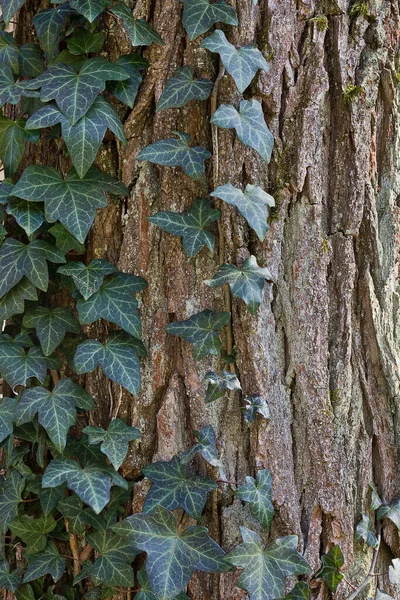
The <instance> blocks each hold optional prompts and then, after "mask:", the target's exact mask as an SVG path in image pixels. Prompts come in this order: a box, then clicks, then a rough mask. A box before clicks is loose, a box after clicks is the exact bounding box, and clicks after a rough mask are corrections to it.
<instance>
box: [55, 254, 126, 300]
mask: <svg viewBox="0 0 400 600" xmlns="http://www.w3.org/2000/svg"><path fill="white" fill-rule="evenodd" d="M116 271H118V269H117V267H115V266H114V265H112V264H111V263H109V262H108V261H106V260H103V259H101V258H96V259H95V260H92V262H91V263H89V264H88V266H86V265H84V264H83V263H82V262H69V263H68V264H66V265H64V266H62V267H60V268H59V269H58V273H61V274H62V275H68V276H70V277H72V279H73V281H74V283H75V285H76V287H77V288H78V290H79V292H80V293H81V294H82V296H83V297H84V299H85V300H87V299H88V298H90V296H92V295H93V294H94V293H95V292H97V290H98V289H99V288H100V286H101V284H102V283H103V279H104V277H105V276H106V275H110V274H111V273H115V272H116Z"/></svg>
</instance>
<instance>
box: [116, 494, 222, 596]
mask: <svg viewBox="0 0 400 600" xmlns="http://www.w3.org/2000/svg"><path fill="white" fill-rule="evenodd" d="M113 530H114V531H115V532H116V533H118V534H121V535H128V536H129V537H130V538H131V540H132V544H133V545H134V547H135V548H137V549H138V550H143V551H145V552H147V562H146V572H147V576H148V579H149V583H150V586H151V589H152V591H153V593H154V594H155V596H156V597H157V598H162V599H166V600H167V599H170V598H175V596H176V595H177V594H179V593H180V592H182V590H183V589H184V588H185V587H186V585H187V584H188V583H189V580H190V578H191V576H192V574H193V573H194V571H197V570H201V571H204V572H206V573H211V572H223V571H227V570H229V568H228V567H227V565H226V563H225V561H224V556H225V553H224V551H223V550H222V549H221V548H220V547H219V546H218V544H216V543H215V542H214V541H213V540H212V539H211V538H210V537H209V536H208V531H207V529H206V528H205V527H189V528H188V529H186V530H185V531H183V532H181V533H178V531H177V527H176V521H175V516H174V515H173V514H172V513H171V512H169V511H168V510H166V509H165V508H163V507H161V506H157V507H156V509H155V510H154V512H153V513H152V514H151V515H148V514H143V513H140V514H135V515H132V516H131V517H128V518H127V519H124V520H123V521H121V522H120V523H118V524H117V525H114V527H113Z"/></svg>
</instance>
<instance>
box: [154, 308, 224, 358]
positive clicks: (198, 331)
mask: <svg viewBox="0 0 400 600" xmlns="http://www.w3.org/2000/svg"><path fill="white" fill-rule="evenodd" d="M230 316H231V314H230V313H229V312H213V311H211V310H203V311H202V312H199V313H197V314H195V315H192V316H191V317H190V318H189V319H187V320H186V321H176V322H175V323H170V324H169V325H167V327H166V328H165V330H166V332H167V333H171V334H172V335H177V336H178V337H181V338H182V339H183V340H185V341H187V342H190V343H191V344H193V356H194V358H195V360H201V359H202V358H204V357H205V356H207V354H213V355H217V354H218V352H219V351H220V349H221V348H222V342H221V339H220V337H219V335H218V334H217V331H219V330H220V329H222V328H223V327H225V325H226V324H227V323H228V322H229V319H230Z"/></svg>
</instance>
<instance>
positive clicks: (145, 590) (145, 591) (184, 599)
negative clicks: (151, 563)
mask: <svg viewBox="0 0 400 600" xmlns="http://www.w3.org/2000/svg"><path fill="white" fill-rule="evenodd" d="M137 578H138V582H139V584H140V591H139V592H138V593H137V594H136V596H135V600H158V598H157V597H156V596H155V595H154V594H153V592H152V591H151V587H150V583H149V580H148V577H147V573H146V567H143V568H142V569H140V571H139V572H138V574H137ZM174 600H189V597H188V596H187V595H186V594H185V593H184V592H181V593H180V594H178V595H177V596H175V598H174Z"/></svg>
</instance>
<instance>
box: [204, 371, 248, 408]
mask: <svg viewBox="0 0 400 600" xmlns="http://www.w3.org/2000/svg"><path fill="white" fill-rule="evenodd" d="M206 381H208V386H207V393H206V398H205V401H206V403H207V404H208V403H209V402H214V401H215V400H218V398H222V396H223V395H224V394H225V391H226V390H232V391H236V390H241V389H242V386H241V385H240V381H239V379H238V378H237V377H236V373H229V371H222V373H221V375H218V373H216V372H215V371H208V373H207V374H206Z"/></svg>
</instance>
